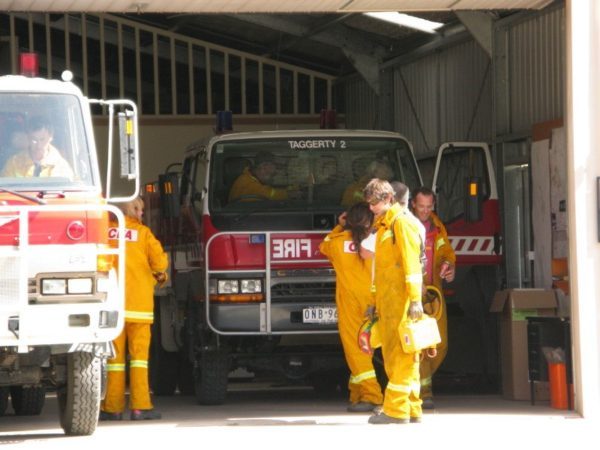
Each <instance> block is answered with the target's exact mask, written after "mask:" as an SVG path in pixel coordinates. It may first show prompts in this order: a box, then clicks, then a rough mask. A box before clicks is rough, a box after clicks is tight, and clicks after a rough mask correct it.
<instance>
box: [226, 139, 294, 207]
mask: <svg viewBox="0 0 600 450" xmlns="http://www.w3.org/2000/svg"><path fill="white" fill-rule="evenodd" d="M276 172H277V165H276V164H275V157H274V156H273V154H272V153H270V152H267V151H261V152H258V153H257V154H256V156H255V157H254V164H253V165H252V167H246V168H244V171H243V172H242V174H241V175H240V176H239V177H237V179H236V180H235V181H234V182H233V185H232V186H231V189H230V191H229V201H230V202H232V201H240V200H241V201H260V200H286V199H288V198H294V197H297V196H298V191H297V189H296V188H294V187H293V186H290V187H288V188H275V187H273V186H271V183H272V182H273V177H274V176H275V173H276Z"/></svg>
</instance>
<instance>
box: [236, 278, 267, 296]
mask: <svg viewBox="0 0 600 450" xmlns="http://www.w3.org/2000/svg"><path fill="white" fill-rule="evenodd" d="M241 285H242V294H257V293H260V292H262V280H260V279H258V280H241Z"/></svg>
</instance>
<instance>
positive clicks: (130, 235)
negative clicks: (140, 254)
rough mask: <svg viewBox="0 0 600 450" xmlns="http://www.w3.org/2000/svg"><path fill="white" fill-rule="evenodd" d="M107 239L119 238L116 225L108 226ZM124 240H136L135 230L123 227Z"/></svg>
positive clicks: (136, 233)
mask: <svg viewBox="0 0 600 450" xmlns="http://www.w3.org/2000/svg"><path fill="white" fill-rule="evenodd" d="M108 239H110V240H111V241H115V240H117V239H119V229H118V228H116V227H112V228H109V229H108ZM125 240H126V241H132V242H136V241H137V240H138V232H137V230H130V229H129V228H125Z"/></svg>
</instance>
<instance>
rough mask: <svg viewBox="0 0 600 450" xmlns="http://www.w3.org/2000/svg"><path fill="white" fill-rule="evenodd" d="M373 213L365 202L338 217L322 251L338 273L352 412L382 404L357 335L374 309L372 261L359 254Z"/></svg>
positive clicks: (337, 295)
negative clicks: (366, 313)
mask: <svg viewBox="0 0 600 450" xmlns="http://www.w3.org/2000/svg"><path fill="white" fill-rule="evenodd" d="M372 222H373V213H371V211H370V209H369V205H368V204H367V203H366V202H360V203H356V204H354V205H353V206H352V207H351V208H350V209H349V210H348V212H347V213H343V214H341V215H340V217H339V221H338V225H337V226H336V227H335V228H334V229H333V230H332V232H331V233H329V234H328V235H327V237H326V238H325V240H324V241H323V242H322V243H321V245H320V247H319V250H320V251H321V253H322V254H324V255H325V256H326V257H327V258H328V259H329V260H330V261H331V263H332V265H333V268H334V269H335V274H336V293H335V301H336V306H337V310H338V328H339V333H340V339H341V341H342V346H343V348H344V355H345V358H346V362H347V364H348V367H349V368H350V380H349V382H348V388H349V391H350V404H349V405H348V411H349V412H370V411H373V410H374V409H375V408H377V407H378V406H379V405H381V404H382V403H383V394H382V391H381V386H380V385H379V383H378V381H377V376H376V373H375V368H374V367H373V359H372V356H371V355H368V354H366V353H363V352H362V351H361V350H360V348H359V346H358V344H357V337H358V333H359V330H360V327H361V325H362V324H363V322H364V320H365V312H366V311H367V310H368V309H369V308H372V306H373V304H374V298H373V295H372V293H371V285H372V280H371V277H372V260H371V259H363V258H362V257H361V255H360V253H359V251H358V250H359V249H360V242H361V241H362V240H363V239H365V238H366V237H367V235H368V234H369V233H370V231H371V226H372Z"/></svg>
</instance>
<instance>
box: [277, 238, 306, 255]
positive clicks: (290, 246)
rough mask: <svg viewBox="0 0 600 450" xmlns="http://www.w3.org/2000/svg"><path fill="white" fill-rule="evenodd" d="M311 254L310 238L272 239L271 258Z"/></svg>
mask: <svg viewBox="0 0 600 450" xmlns="http://www.w3.org/2000/svg"><path fill="white" fill-rule="evenodd" d="M311 255H312V251H311V245H310V239H273V256H272V257H273V258H279V259H281V258H301V257H303V256H304V257H310V256H311Z"/></svg>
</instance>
